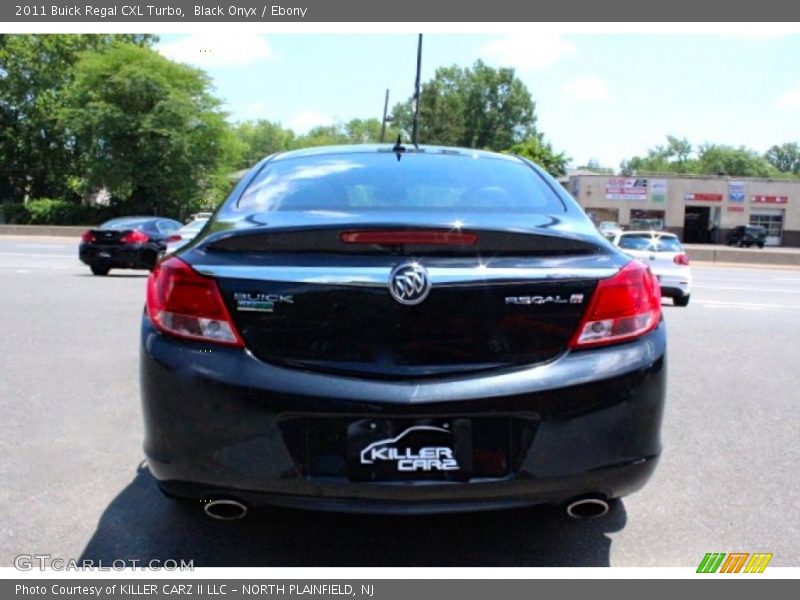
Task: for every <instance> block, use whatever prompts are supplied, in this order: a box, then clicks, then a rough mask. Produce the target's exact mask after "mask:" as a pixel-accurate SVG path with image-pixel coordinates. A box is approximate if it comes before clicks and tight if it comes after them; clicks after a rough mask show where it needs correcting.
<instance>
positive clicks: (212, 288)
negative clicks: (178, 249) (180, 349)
mask: <svg viewBox="0 0 800 600" xmlns="http://www.w3.org/2000/svg"><path fill="white" fill-rule="evenodd" d="M147 314H148V315H149V316H150V319H151V320H152V321H153V323H154V324H155V326H156V327H157V328H158V329H160V330H161V331H163V332H165V333H169V334H172V335H177V336H180V337H184V338H189V339H193V340H203V341H207V342H217V343H220V344H229V345H232V346H240V347H241V346H243V345H244V344H243V343H242V340H241V338H240V337H239V334H238V333H237V331H236V327H235V326H234V324H233V321H232V320H231V316H230V314H229V313H228V309H227V308H226V307H225V303H224V302H223V300H222V295H221V294H220V293H219V288H217V284H216V282H215V281H214V280H213V279H211V278H210V277H206V276H204V275H200V274H199V273H198V272H197V271H195V270H194V269H192V268H191V267H190V266H189V265H187V264H186V263H185V262H183V261H182V260H180V259H179V258H175V257H172V258H168V259H166V260H164V261H163V262H161V263H159V264H157V265H156V267H155V268H154V269H153V272H152V273H150V277H149V279H148V280H147Z"/></svg>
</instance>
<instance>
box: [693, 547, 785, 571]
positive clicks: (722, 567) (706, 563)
mask: <svg viewBox="0 0 800 600" xmlns="http://www.w3.org/2000/svg"><path fill="white" fill-rule="evenodd" d="M771 560H772V554H771V553H766V552H756V553H754V554H750V553H748V552H731V553H730V554H725V553H724V552H708V553H707V554H706V555H705V556H704V557H703V560H701V561H700V564H699V565H698V566H697V572H698V573H763V572H764V569H766V568H767V565H768V564H769V561H771Z"/></svg>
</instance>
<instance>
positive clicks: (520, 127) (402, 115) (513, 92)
mask: <svg viewBox="0 0 800 600" xmlns="http://www.w3.org/2000/svg"><path fill="white" fill-rule="evenodd" d="M420 98H421V100H420V110H419V141H420V142H421V143H425V144H441V145H446V146H462V147H467V148H482V149H488V150H497V151H501V150H507V149H508V148H510V147H511V146H513V145H514V144H518V143H521V142H523V141H524V140H526V139H528V138H532V137H535V136H536V134H537V131H536V114H535V108H536V106H535V104H534V102H533V100H532V99H531V94H530V92H529V91H528V88H527V87H525V84H523V83H522V81H520V80H519V79H518V78H517V77H516V75H515V74H514V69H511V68H498V69H495V68H492V67H490V66H487V65H486V64H484V63H483V62H481V61H477V62H476V63H475V64H474V65H473V66H472V68H461V67H458V66H456V65H453V66H452V67H441V68H439V69H437V70H436V74H435V76H434V78H433V79H432V80H430V81H428V82H426V83H424V84H423V85H422V89H421V94H420ZM393 112H394V116H395V122H396V124H397V125H398V126H399V127H400V129H402V130H403V131H404V133H405V137H406V139H409V136H410V134H411V131H412V121H413V111H412V105H411V99H409V100H408V101H407V102H404V103H401V104H398V105H396V106H395V108H394V111H393Z"/></svg>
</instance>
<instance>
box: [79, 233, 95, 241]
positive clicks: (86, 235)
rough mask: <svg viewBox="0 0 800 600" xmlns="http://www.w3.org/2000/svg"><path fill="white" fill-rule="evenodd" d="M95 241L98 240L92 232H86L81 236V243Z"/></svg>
mask: <svg viewBox="0 0 800 600" xmlns="http://www.w3.org/2000/svg"><path fill="white" fill-rule="evenodd" d="M95 239H96V238H95V237H94V234H93V233H92V232H91V231H86V232H84V234H83V235H82V236H81V241H82V242H93V241H95Z"/></svg>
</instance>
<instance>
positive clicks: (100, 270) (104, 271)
mask: <svg viewBox="0 0 800 600" xmlns="http://www.w3.org/2000/svg"><path fill="white" fill-rule="evenodd" d="M89 268H90V269H91V270H92V275H108V272H109V271H110V270H111V267H98V266H97V265H92V266H90V267H89Z"/></svg>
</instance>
